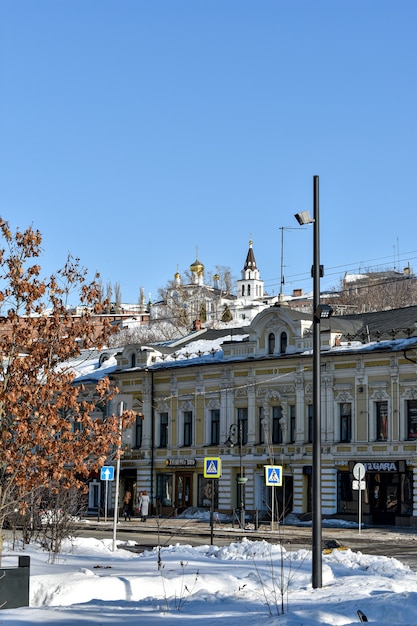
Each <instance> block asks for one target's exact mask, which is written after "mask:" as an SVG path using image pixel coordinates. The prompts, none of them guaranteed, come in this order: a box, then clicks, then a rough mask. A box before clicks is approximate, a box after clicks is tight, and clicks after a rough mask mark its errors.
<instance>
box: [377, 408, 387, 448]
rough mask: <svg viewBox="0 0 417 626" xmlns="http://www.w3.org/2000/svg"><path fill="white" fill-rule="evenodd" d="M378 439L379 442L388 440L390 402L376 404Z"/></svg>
mask: <svg viewBox="0 0 417 626" xmlns="http://www.w3.org/2000/svg"><path fill="white" fill-rule="evenodd" d="M376 438H377V441H386V440H387V439H388V402H387V401H384V402H377V403H376Z"/></svg>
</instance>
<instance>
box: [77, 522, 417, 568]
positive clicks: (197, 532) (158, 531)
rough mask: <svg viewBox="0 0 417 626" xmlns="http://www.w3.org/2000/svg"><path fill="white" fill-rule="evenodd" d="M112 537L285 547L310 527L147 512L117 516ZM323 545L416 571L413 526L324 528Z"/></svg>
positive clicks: (103, 532) (136, 542) (107, 533)
mask: <svg viewBox="0 0 417 626" xmlns="http://www.w3.org/2000/svg"><path fill="white" fill-rule="evenodd" d="M77 535H79V536H83V537H97V538H103V537H107V538H109V537H114V525H113V522H112V521H108V522H94V521H92V520H86V521H83V522H82V523H80V524H79V525H78V527H77ZM115 536H116V539H117V540H118V541H122V542H127V543H128V545H127V546H126V547H127V548H128V549H133V550H135V551H138V552H140V551H142V550H145V549H149V548H152V547H154V546H157V545H161V546H164V545H172V544H176V543H178V544H180V545H184V544H188V545H192V546H197V545H205V544H210V543H213V544H214V545H217V546H222V545H226V544H229V543H231V542H233V541H240V540H241V539H242V538H243V537H247V538H248V539H251V540H253V541H257V540H262V539H263V540H265V541H269V542H272V543H280V542H282V545H283V546H284V547H285V548H286V549H287V550H292V551H295V550H299V549H301V548H307V549H310V548H311V527H306V526H303V527H299V526H278V528H277V529H276V530H273V531H271V529H270V527H269V526H260V528H259V529H258V530H254V529H250V528H249V529H245V530H244V531H242V530H240V529H239V528H238V527H235V528H231V527H230V525H219V524H217V525H216V524H215V525H214V527H213V530H212V529H211V527H210V524H209V523H208V522H200V521H196V520H179V519H176V520H165V519H153V518H149V519H148V520H147V521H146V522H145V523H142V522H140V521H139V520H134V519H133V520H132V521H131V522H124V521H122V522H119V524H117V527H116V535H115ZM322 539H323V549H332V548H341V547H347V548H350V549H351V550H353V551H355V552H362V553H364V554H374V555H380V556H381V555H382V556H387V557H393V558H396V559H398V560H399V561H402V562H403V563H405V564H407V565H408V566H409V567H410V568H411V569H413V570H414V571H417V528H415V529H414V528H413V529H411V528H402V527H398V526H391V527H380V526H376V527H372V528H369V527H365V528H363V527H362V528H361V530H360V532H359V529H358V528H340V527H337V528H327V527H323V529H322Z"/></svg>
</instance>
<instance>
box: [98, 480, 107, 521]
mask: <svg viewBox="0 0 417 626" xmlns="http://www.w3.org/2000/svg"><path fill="white" fill-rule="evenodd" d="M105 483H106V489H105V491H104V521H105V522H107V498H108V495H109V481H108V480H106V481H105ZM98 506H99V508H100V503H99V505H98Z"/></svg>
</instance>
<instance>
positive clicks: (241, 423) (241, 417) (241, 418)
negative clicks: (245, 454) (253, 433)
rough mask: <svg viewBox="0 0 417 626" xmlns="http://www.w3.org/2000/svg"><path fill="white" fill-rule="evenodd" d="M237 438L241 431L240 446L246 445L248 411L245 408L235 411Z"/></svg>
mask: <svg viewBox="0 0 417 626" xmlns="http://www.w3.org/2000/svg"><path fill="white" fill-rule="evenodd" d="M237 425H238V436H239V437H240V432H241V429H242V442H241V443H242V445H243V446H244V445H246V444H247V443H248V409H247V407H245V408H242V409H238V410H237Z"/></svg>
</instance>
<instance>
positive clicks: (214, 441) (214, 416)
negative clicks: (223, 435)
mask: <svg viewBox="0 0 417 626" xmlns="http://www.w3.org/2000/svg"><path fill="white" fill-rule="evenodd" d="M219 443H220V410H219V409H214V410H212V411H210V444H211V445H213V446H218V445H219Z"/></svg>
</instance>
